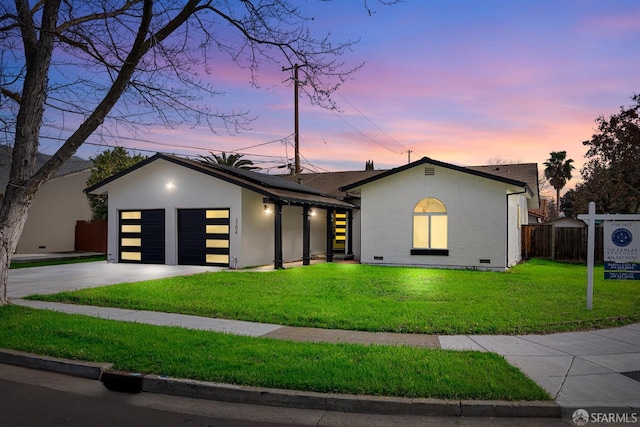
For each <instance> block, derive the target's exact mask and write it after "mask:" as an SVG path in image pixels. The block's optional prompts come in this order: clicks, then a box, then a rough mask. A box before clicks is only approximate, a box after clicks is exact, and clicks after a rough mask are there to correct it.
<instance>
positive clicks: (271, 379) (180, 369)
mask: <svg viewBox="0 0 640 427" xmlns="http://www.w3.org/2000/svg"><path fill="white" fill-rule="evenodd" d="M0 343H1V344H0V345H1V346H2V347H5V348H10V349H14V350H21V351H26V352H32V353H36V354H42V355H48V356H54V357H62V358H69V359H78V360H85V361H94V362H112V363H114V369H116V370H125V371H132V372H141V373H154V374H159V375H167V376H172V377H179V378H190V379H197V380H206V381H214V382H224V383H232V384H243V385H252V386H261V387H273V388H284V389H291V390H305V391H316V392H324V393H349V394H360V395H381V396H401V397H432V398H442V399H494V400H495V399H500V400H548V399H550V397H549V395H548V394H547V393H546V392H545V391H544V390H542V389H541V388H540V387H539V386H538V385H537V384H535V383H534V382H533V381H532V380H531V379H529V378H528V377H526V376H525V375H524V374H522V373H521V372H520V371H519V370H518V369H516V368H514V367H512V366H510V365H509V364H508V363H507V362H506V361H505V360H504V358H503V357H501V356H499V355H497V354H494V353H481V352H474V351H463V352H458V351H446V350H429V349H418V348H412V347H392V346H374V345H370V346H364V345H354V344H323V343H299V342H290V341H279V340H273V339H265V338H251V337H242V336H234V335H227V334H220V333H214V332H206V331H195V330H187V329H182V328H175V327H160V326H150V325H143V324H137V323H126V322H118V321H113V320H105V319H97V318H92V317H87V316H81V315H70V314H63V313H57V312H53V311H47V310H34V309H29V308H26V307H19V306H11V305H9V306H3V307H0Z"/></svg>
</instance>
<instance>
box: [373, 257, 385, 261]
mask: <svg viewBox="0 0 640 427" xmlns="http://www.w3.org/2000/svg"><path fill="white" fill-rule="evenodd" d="M373 259H374V260H375V261H383V260H384V257H383V256H374V257H373Z"/></svg>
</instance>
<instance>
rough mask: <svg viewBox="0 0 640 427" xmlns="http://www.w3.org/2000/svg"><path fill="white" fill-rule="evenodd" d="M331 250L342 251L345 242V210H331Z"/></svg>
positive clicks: (343, 250)
mask: <svg viewBox="0 0 640 427" xmlns="http://www.w3.org/2000/svg"><path fill="white" fill-rule="evenodd" d="M332 222H333V251H334V252H338V253H344V252H345V248H346V243H347V211H344V210H336V211H333V221H332Z"/></svg>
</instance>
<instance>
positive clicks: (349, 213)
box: [347, 210, 353, 255]
mask: <svg viewBox="0 0 640 427" xmlns="http://www.w3.org/2000/svg"><path fill="white" fill-rule="evenodd" d="M347 255H353V210H347Z"/></svg>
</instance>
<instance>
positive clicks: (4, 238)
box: [0, 184, 35, 305]
mask: <svg viewBox="0 0 640 427" xmlns="http://www.w3.org/2000/svg"><path fill="white" fill-rule="evenodd" d="M34 197H35V189H30V188H26V187H19V186H15V185H11V184H9V185H8V186H7V190H6V192H5V195H4V200H3V201H2V208H1V209H0V218H1V219H0V305H4V304H7V303H8V302H9V298H8V295H7V284H8V282H9V266H10V264H11V256H12V255H13V252H14V251H15V250H16V247H17V246H18V240H19V239H20V234H22V229H23V228H24V224H25V223H26V222H27V216H28V214H29V210H31V206H32V205H33V199H34Z"/></svg>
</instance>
